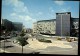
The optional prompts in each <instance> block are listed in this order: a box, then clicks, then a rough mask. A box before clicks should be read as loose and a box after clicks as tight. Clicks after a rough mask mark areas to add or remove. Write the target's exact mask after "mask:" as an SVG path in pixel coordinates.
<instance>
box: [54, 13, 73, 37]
mask: <svg viewBox="0 0 80 56" xmlns="http://www.w3.org/2000/svg"><path fill="white" fill-rule="evenodd" d="M70 20H71V13H70V12H65V13H56V35H58V36H61V35H62V36H66V35H70Z"/></svg>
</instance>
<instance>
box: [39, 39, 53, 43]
mask: <svg viewBox="0 0 80 56" xmlns="http://www.w3.org/2000/svg"><path fill="white" fill-rule="evenodd" d="M38 41H40V42H46V43H52V42H51V40H46V39H38Z"/></svg>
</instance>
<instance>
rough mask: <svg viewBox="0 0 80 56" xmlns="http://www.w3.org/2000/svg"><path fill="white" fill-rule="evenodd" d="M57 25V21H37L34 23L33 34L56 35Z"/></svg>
mask: <svg viewBox="0 0 80 56" xmlns="http://www.w3.org/2000/svg"><path fill="white" fill-rule="evenodd" d="M55 25H56V22H55V19H51V20H41V21H37V22H35V23H33V33H47V34H55V31H56V27H55Z"/></svg>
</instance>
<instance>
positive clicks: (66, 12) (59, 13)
mask: <svg viewBox="0 0 80 56" xmlns="http://www.w3.org/2000/svg"><path fill="white" fill-rule="evenodd" d="M65 13H68V14H71V12H61V13H56V14H65Z"/></svg>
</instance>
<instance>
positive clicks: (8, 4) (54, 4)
mask: <svg viewBox="0 0 80 56" xmlns="http://www.w3.org/2000/svg"><path fill="white" fill-rule="evenodd" d="M56 12H71V16H72V17H75V18H79V1H53V0H2V18H3V19H8V20H10V21H13V22H22V23H23V25H24V26H25V27H26V28H32V25H33V22H36V21H39V20H47V19H56Z"/></svg>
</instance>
